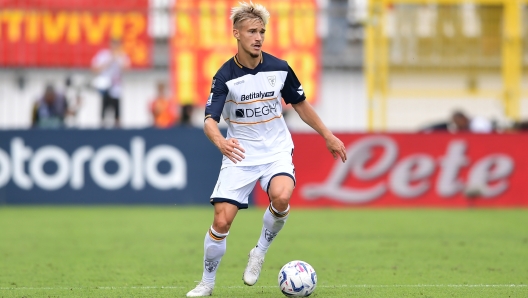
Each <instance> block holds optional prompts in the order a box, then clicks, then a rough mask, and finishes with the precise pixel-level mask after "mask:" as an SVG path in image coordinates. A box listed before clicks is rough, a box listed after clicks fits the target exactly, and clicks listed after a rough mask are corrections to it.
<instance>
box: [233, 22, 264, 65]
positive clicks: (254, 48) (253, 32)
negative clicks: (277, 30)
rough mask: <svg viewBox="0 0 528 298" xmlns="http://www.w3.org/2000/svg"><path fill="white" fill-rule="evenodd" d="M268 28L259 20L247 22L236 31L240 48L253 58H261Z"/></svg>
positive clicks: (241, 24) (242, 23)
mask: <svg viewBox="0 0 528 298" xmlns="http://www.w3.org/2000/svg"><path fill="white" fill-rule="evenodd" d="M265 33H266V28H265V27H264V23H262V21H261V20H259V19H253V20H245V21H243V22H241V23H240V24H239V26H238V29H235V32H234V34H235V37H236V38H237V39H238V41H239V43H238V44H239V48H242V50H243V51H244V52H246V53H248V54H249V55H250V56H251V57H253V58H258V57H260V53H261V51H262V44H263V43H264V36H265Z"/></svg>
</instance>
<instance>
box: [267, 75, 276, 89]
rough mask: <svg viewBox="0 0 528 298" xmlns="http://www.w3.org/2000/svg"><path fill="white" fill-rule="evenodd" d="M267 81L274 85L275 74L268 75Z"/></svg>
mask: <svg viewBox="0 0 528 298" xmlns="http://www.w3.org/2000/svg"><path fill="white" fill-rule="evenodd" d="M268 82H269V83H270V85H271V87H275V76H269V77H268Z"/></svg>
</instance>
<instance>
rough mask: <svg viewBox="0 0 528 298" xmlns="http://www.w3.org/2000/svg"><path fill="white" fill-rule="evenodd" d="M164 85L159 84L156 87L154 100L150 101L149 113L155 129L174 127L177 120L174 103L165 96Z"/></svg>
mask: <svg viewBox="0 0 528 298" xmlns="http://www.w3.org/2000/svg"><path fill="white" fill-rule="evenodd" d="M165 90H166V85H165V83H163V82H159V83H158V85H157V94H156V98H155V99H154V100H153V101H152V103H151V106H150V111H151V112H152V118H153V119H154V126H155V127H157V128H169V127H171V126H174V125H175V124H176V122H177V121H178V120H179V119H178V111H177V106H176V103H175V102H174V101H173V100H172V99H171V98H169V97H167V95H166V91H165Z"/></svg>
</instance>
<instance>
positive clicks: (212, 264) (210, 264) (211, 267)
mask: <svg viewBox="0 0 528 298" xmlns="http://www.w3.org/2000/svg"><path fill="white" fill-rule="evenodd" d="M204 266H205V270H207V272H209V273H210V272H213V271H215V270H216V267H217V266H218V261H204Z"/></svg>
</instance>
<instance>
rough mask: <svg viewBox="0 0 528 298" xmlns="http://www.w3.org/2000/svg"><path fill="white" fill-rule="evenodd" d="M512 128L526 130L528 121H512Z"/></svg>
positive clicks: (527, 129)
mask: <svg viewBox="0 0 528 298" xmlns="http://www.w3.org/2000/svg"><path fill="white" fill-rule="evenodd" d="M512 130H513V131H522V132H527V131H528V121H526V120H525V121H517V122H514V123H513V125H512Z"/></svg>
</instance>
